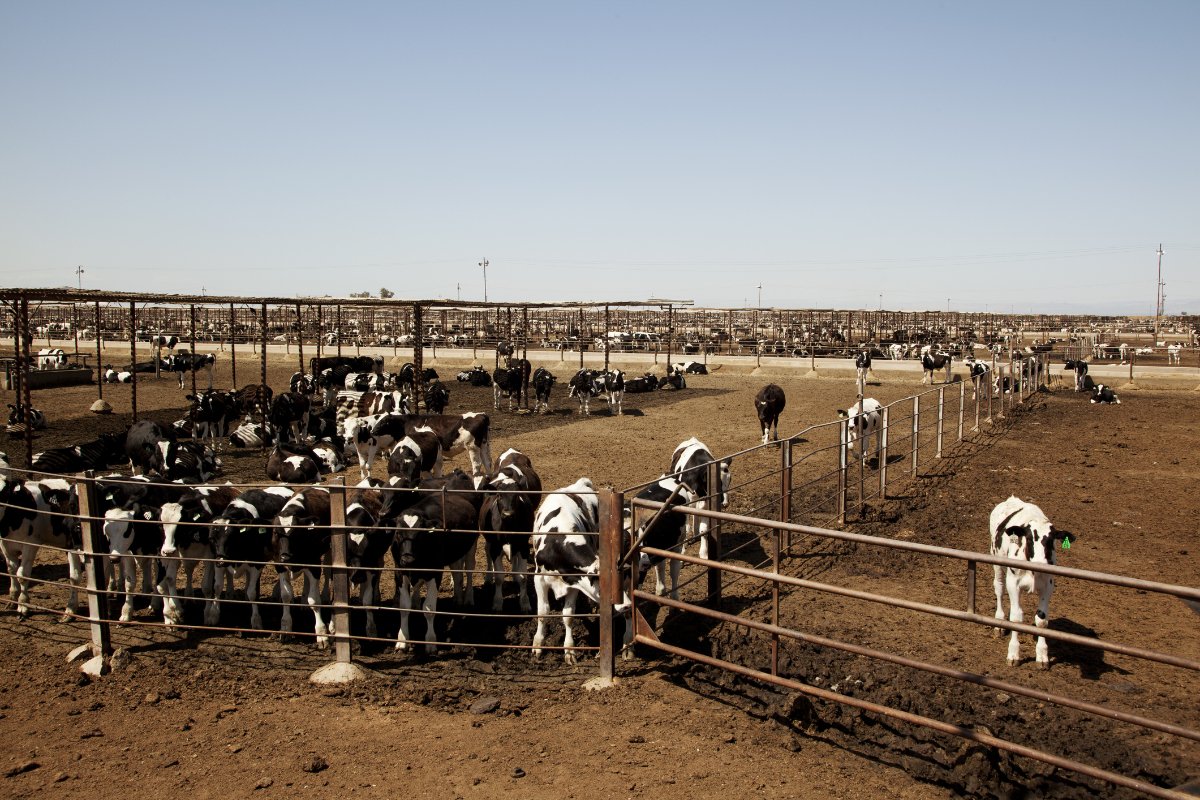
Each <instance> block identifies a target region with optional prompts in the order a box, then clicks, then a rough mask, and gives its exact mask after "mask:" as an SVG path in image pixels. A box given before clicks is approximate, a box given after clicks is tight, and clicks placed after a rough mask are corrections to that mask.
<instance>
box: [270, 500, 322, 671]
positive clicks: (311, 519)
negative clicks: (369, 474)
mask: <svg viewBox="0 0 1200 800" xmlns="http://www.w3.org/2000/svg"><path fill="white" fill-rule="evenodd" d="M275 520H276V522H277V523H278V525H277V527H276V528H275V529H274V533H273V537H272V546H273V551H274V562H275V568H276V570H278V572H279V601H280V603H281V604H282V605H283V611H282V615H281V617H280V620H279V633H280V634H281V635H286V634H288V633H291V632H292V608H291V603H292V600H293V599H294V597H295V595H294V594H293V592H294V587H293V586H292V580H293V579H294V578H295V577H297V573H299V575H300V576H302V577H303V579H304V586H303V589H302V593H303V595H304V599H305V602H307V603H308V607H309V608H310V609H311V610H312V612H313V630H314V633H315V634H316V639H317V649H318V650H325V649H327V648H328V647H329V637H330V635H332V634H333V622H332V620H331V621H330V623H329V624H326V623H325V619H324V617H323V616H322V614H321V566H322V562H323V561H325V560H326V559H327V556H328V555H329V536H330V531H329V490H328V489H323V488H321V487H318V486H310V487H307V488H305V489H301V490H300V491H298V492H296V493H295V494H294V495H292V496H291V497H290V498H289V499H288V501H287V502H286V503H284V504H283V507H282V508H280V509H279V513H278V514H277V515H276V517H275Z"/></svg>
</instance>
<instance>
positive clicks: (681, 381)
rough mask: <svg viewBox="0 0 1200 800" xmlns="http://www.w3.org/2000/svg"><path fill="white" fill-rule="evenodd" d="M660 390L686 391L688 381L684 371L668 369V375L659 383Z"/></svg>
mask: <svg viewBox="0 0 1200 800" xmlns="http://www.w3.org/2000/svg"><path fill="white" fill-rule="evenodd" d="M658 388H659V389H686V388H687V379H686V378H684V373H683V371H682V370H678V369H672V368H670V367H667V374H666V377H664V378H663V379H662V380H661V381H659V383H658Z"/></svg>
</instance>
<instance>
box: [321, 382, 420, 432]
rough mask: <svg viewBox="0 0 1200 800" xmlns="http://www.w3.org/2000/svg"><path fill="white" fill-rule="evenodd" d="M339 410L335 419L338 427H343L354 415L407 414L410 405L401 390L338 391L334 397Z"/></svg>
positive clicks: (335, 413)
mask: <svg viewBox="0 0 1200 800" xmlns="http://www.w3.org/2000/svg"><path fill="white" fill-rule="evenodd" d="M334 404H335V405H336V406H337V410H336V411H335V412H334V419H336V420H337V427H338V428H339V429H342V428H343V427H344V426H345V423H346V420H348V419H353V418H354V417H370V416H374V415H376V414H392V413H398V414H407V413H409V405H408V400H407V398H406V397H405V396H404V395H403V394H401V393H400V392H399V391H391V392H350V391H343V392H338V393H337V397H336V398H335V399H334Z"/></svg>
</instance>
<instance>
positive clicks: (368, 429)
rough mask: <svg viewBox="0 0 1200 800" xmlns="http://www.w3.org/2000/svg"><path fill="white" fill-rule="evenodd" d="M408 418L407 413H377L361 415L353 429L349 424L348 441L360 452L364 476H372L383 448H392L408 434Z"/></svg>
mask: <svg viewBox="0 0 1200 800" xmlns="http://www.w3.org/2000/svg"><path fill="white" fill-rule="evenodd" d="M408 419H409V418H408V415H406V414H377V415H375V416H371V417H360V418H359V421H358V424H357V425H354V426H353V429H351V427H350V426H349V425H347V427H346V434H345V436H346V441H347V443H348V444H351V445H353V447H354V449H355V451H356V452H357V454H358V469H359V472H360V473H361V476H362V478H364V479H365V478H367V477H368V476H370V474H371V466H372V464H374V463H375V456H376V454H378V453H379V452H380V451H381V450H382V451H389V450H391V448H392V446H393V445H395V444H396V443H397V442H399V441H400V440H401V439H403V438H404V437H405V436H406V426H407V423H408Z"/></svg>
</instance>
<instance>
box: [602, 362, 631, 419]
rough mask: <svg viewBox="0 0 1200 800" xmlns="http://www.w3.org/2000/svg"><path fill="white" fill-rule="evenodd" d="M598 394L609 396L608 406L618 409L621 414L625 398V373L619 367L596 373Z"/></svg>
mask: <svg viewBox="0 0 1200 800" xmlns="http://www.w3.org/2000/svg"><path fill="white" fill-rule="evenodd" d="M595 380H596V394H604V395H607V396H608V407H609V411H610V413H611V410H612V409H614V408H615V409H616V410H617V416H618V417H619V416H621V413H622V411H621V402H622V401H623V400H624V399H625V373H624V372H622V371H621V370H619V369H610V370H608V371H607V372H601V373H599V374H598V375H596V378H595Z"/></svg>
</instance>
